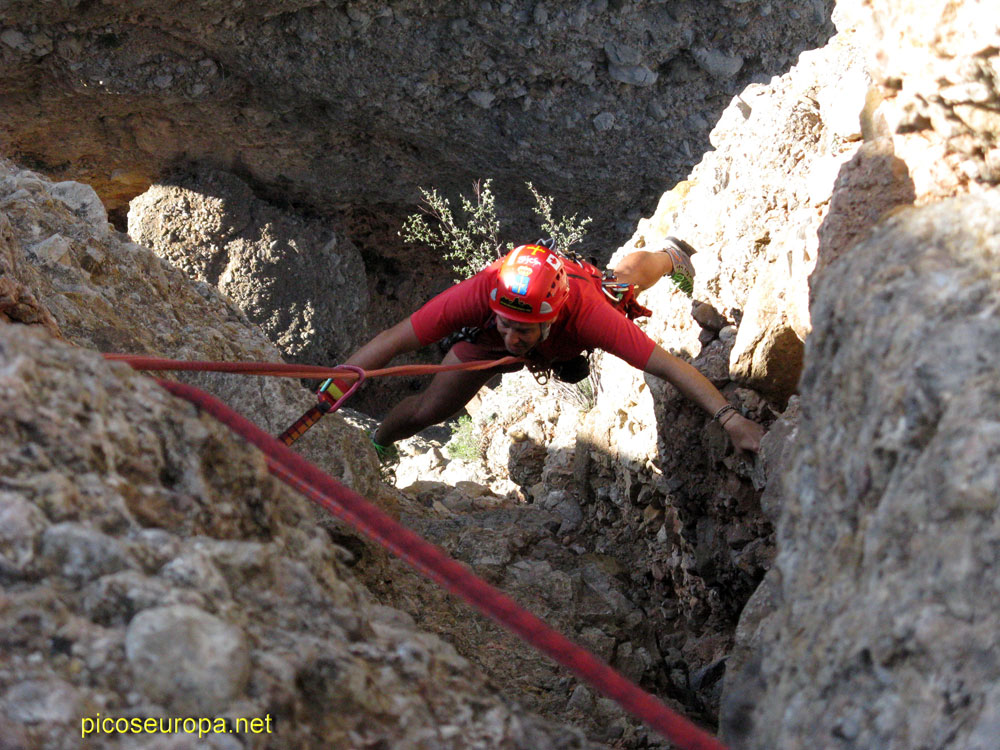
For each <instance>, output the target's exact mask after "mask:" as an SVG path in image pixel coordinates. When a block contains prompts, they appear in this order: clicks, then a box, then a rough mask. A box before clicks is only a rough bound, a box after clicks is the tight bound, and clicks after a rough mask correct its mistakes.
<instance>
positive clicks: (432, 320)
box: [410, 260, 656, 370]
mask: <svg viewBox="0 0 1000 750" xmlns="http://www.w3.org/2000/svg"><path fill="white" fill-rule="evenodd" d="M501 263H502V260H498V261H496V262H494V263H493V264H491V265H490V266H488V267H486V268H485V269H483V270H482V271H480V272H479V273H477V274H476V275H475V276H473V277H472V278H470V279H466V280H465V281H463V282H461V283H460V284H456V285H455V286H453V287H451V288H450V289H446V290H445V291H443V292H441V294H439V295H437V296H436V297H434V298H433V299H432V300H430V301H429V302H428V303H427V304H425V305H424V306H423V307H421V308H420V309H419V310H417V311H416V312H415V313H413V315H412V316H410V322H411V323H412V324H413V330H414V332H416V334H417V338H418V339H419V340H420V343H421V344H423V345H424V346H426V345H428V344H432V343H433V342H435V341H437V340H439V339H441V338H443V337H445V336H447V335H448V334H450V333H453V332H454V331H458V330H460V329H461V328H464V327H465V326H478V327H483V326H485V325H486V324H487V323H488V322H489V320H490V318H491V317H492V316H493V311H492V310H491V309H490V305H489V294H490V292H491V291H492V290H493V289H494V288H495V287H496V283H497V281H496V280H497V273H498V272H499V270H500V265H501ZM566 271H567V273H568V274H570V278H569V298H568V299H567V300H566V304H565V305H564V306H563V309H562V312H560V313H559V317H558V318H557V319H556V320H555V322H554V323H553V324H552V330H551V332H550V333H549V336H548V338H547V339H545V341H542V342H541V343H539V344H538V345H537V346H536V347H535V348H534V349H533V350H532V352H533V353H535V354H537V355H539V356H541V357H542V358H544V359H545V360H548V361H549V362H562V361H565V360H568V359H572V358H573V357H575V356H576V355H578V354H580V353H581V352H583V351H584V350H587V349H603V350H604V351H606V352H611V353H612V354H614V355H615V356H617V357H620V358H621V359H623V360H625V361H626V362H628V363H629V364H630V365H632V366H633V367H635V368H637V369H639V370H644V369H645V368H646V363H647V362H648V361H649V355H650V354H652V353H653V348H654V347H655V346H656V343H655V342H654V341H653V340H652V339H651V338H649V336H647V335H646V334H645V333H643V331H642V330H641V329H640V328H639V327H638V326H637V325H636V324H635V323H633V322H632V321H631V320H629V319H628V318H626V317H625V315H624V314H623V313H621V312H619V311H618V310H616V309H615V308H614V307H613V306H612V305H611V303H610V302H609V301H608V300H607V298H606V297H605V296H604V292H602V291H601V290H600V289H599V288H598V282H596V281H595V280H593V279H591V278H589V275H588V274H587V272H586V271H585V270H583V269H582V268H580V267H579V266H578V265H576V264H575V263H573V262H571V261H566ZM576 275H579V276H584V277H586V278H575V276H576Z"/></svg>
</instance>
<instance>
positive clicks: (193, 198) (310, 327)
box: [129, 171, 373, 364]
mask: <svg viewBox="0 0 1000 750" xmlns="http://www.w3.org/2000/svg"><path fill="white" fill-rule="evenodd" d="M129 234H130V235H131V237H132V238H133V239H134V240H135V241H136V242H139V243H140V244H143V245H146V246H148V247H149V248H151V249H152V250H153V251H154V252H156V253H157V254H158V255H159V256H160V257H162V258H165V259H166V260H168V261H169V262H170V263H171V264H172V265H174V266H175V267H177V268H180V269H182V270H183V271H184V272H185V273H187V275H188V276H189V277H190V278H192V279H195V280H198V281H206V282H208V283H210V284H212V285H213V286H216V287H218V289H219V291H221V292H222V293H223V294H225V295H226V296H227V297H228V298H229V299H230V300H232V301H233V302H235V303H236V305H237V306H238V307H239V308H240V310H242V311H243V312H244V313H245V314H246V316H247V317H248V318H249V319H250V320H251V321H252V322H253V323H256V324H257V325H259V326H260V327H261V328H262V329H263V330H264V332H265V333H266V334H267V336H268V338H270V339H271V341H272V342H274V344H275V346H277V347H278V348H279V349H280V350H281V351H282V353H283V354H284V355H285V356H287V357H289V358H290V359H292V360H296V361H299V362H305V363H309V364H323V363H336V362H340V361H343V360H344V359H346V358H347V356H348V355H349V354H350V353H351V352H353V351H354V350H355V349H356V348H357V347H358V346H360V345H361V344H362V343H364V342H365V341H367V340H368V338H370V335H371V334H372V333H373V332H370V331H369V330H368V326H367V325H366V323H365V316H366V313H367V309H368V290H367V284H366V279H365V271H364V266H363V264H362V262H361V256H360V254H359V253H358V251H357V250H356V249H355V248H354V246H353V245H352V244H351V243H350V242H348V241H346V240H343V239H340V238H338V237H337V235H336V233H335V232H333V230H331V229H330V228H329V227H327V226H324V225H323V224H321V223H319V222H316V221H311V222H310V221H307V220H304V219H301V218H298V217H296V216H293V215H291V214H288V213H287V212H283V211H280V210H279V209H278V208H276V207H274V206H272V205H270V204H268V203H265V202H264V201H262V200H261V199H259V198H256V197H255V196H254V195H253V193H252V192H251V191H250V189H249V187H248V186H247V185H246V184H245V183H243V182H242V181H240V180H239V179H238V178H236V177H233V176H232V175H228V174H225V173H220V172H212V171H205V172H200V173H195V174H188V175H179V176H177V178H176V179H175V180H173V181H172V182H171V184H159V185H154V186H153V187H152V188H150V190H148V191H147V192H145V193H143V194H142V195H141V196H139V197H138V198H136V199H135V200H133V201H132V203H131V204H130V206H129Z"/></svg>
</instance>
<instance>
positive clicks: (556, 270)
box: [490, 245, 569, 323]
mask: <svg viewBox="0 0 1000 750" xmlns="http://www.w3.org/2000/svg"><path fill="white" fill-rule="evenodd" d="M526 266H530V268H528V267H526ZM525 271H527V273H525ZM567 297H569V280H568V278H567V276H566V269H565V267H564V264H563V260H562V258H561V257H560V256H559V255H558V254H556V253H554V252H552V251H551V250H549V249H548V248H547V247H542V246H541V245H521V246H520V247H516V248H514V249H513V250H512V251H511V252H510V253H508V255H507V257H506V258H504V259H503V263H501V264H500V270H499V272H498V273H497V285H496V288H495V289H493V291H491V292H490V309H491V310H493V312H494V313H496V314H497V315H502V316H503V317H505V318H509V319H510V320H516V321H518V322H520V323H550V322H552V321H553V320H555V319H556V317H557V316H558V315H559V310H560V309H562V306H563V305H564V304H565V302H566V299H567Z"/></svg>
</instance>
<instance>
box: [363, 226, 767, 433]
mask: <svg viewBox="0 0 1000 750" xmlns="http://www.w3.org/2000/svg"><path fill="white" fill-rule="evenodd" d="M685 248H687V249H688V250H689V249H690V248H689V246H687V245H686V243H683V242H681V241H679V240H675V239H673V238H668V240H667V242H666V243H665V245H664V247H663V248H662V249H660V250H657V251H654V252H649V251H642V250H640V251H636V252H633V253H631V254H629V255H628V256H626V257H625V258H624V259H623V260H622V262H621V263H620V264H619V265H618V266H617V267H616V268H615V270H614V280H613V282H614V283H613V284H612V287H614V288H615V289H617V290H619V291H624V292H625V298H624V302H628V301H630V300H633V299H634V297H633V296H632V294H633V291H634V292H635V293H637V292H641V291H643V290H645V289H648V288H649V287H651V286H652V285H653V284H655V283H656V282H657V281H659V280H660V279H661V278H662V277H663V276H665V275H668V274H676V273H680V274H681V275H682V276H686V277H687V279H688V284H690V278H691V277H693V275H694V269H693V267H692V266H691V263H690V258H689V257H688V254H687V253H686V252H685ZM607 286H608V285H607V284H602V279H601V274H600V272H599V271H598V270H597V269H596V268H594V267H593V266H591V265H590V264H586V263H577V262H574V261H571V260H569V259H567V258H565V257H563V256H562V255H560V254H558V253H556V252H554V251H553V250H551V249H549V248H547V247H545V246H543V245H522V246H520V247H518V248H516V249H514V250H512V251H511V252H510V253H509V254H508V255H507V256H506V257H505V258H503V259H501V260H498V261H496V262H494V263H492V264H491V265H490V266H488V267H487V268H485V269H484V270H482V271H480V272H479V273H478V274H476V275H475V276H473V277H472V278H470V279H466V280H465V281H463V282H461V283H460V284H457V285H455V286H453V287H451V288H450V289H448V290H446V291H444V292H442V293H441V294H439V295H437V296H436V297H434V298H433V299H432V300H431V301H430V302H428V303H427V304H425V305H424V306H423V307H421V308H420V309H419V310H417V311H416V312H415V313H413V315H411V316H410V317H408V318H406V319H405V320H403V321H401V322H400V323H398V324H396V325H395V326H393V327H392V328H389V329H387V330H385V331H383V332H382V333H380V334H379V335H378V336H376V337H375V338H374V339H372V340H371V341H369V342H368V343H367V344H365V345H364V346H363V347H361V349H359V350H358V351H357V352H355V353H354V354H353V355H352V356H351V357H350V358H349V359H348V360H347V364H350V365H355V366H358V367H362V368H365V369H375V368H380V367H384V366H385V365H386V364H387V363H388V362H389V361H390V360H392V359H393V358H394V357H395V356H397V355H398V354H402V353H403V352H408V351H413V350H414V349H419V348H420V347H422V346H427V345H428V344H431V343H434V342H435V341H438V340H439V339H441V338H443V337H445V336H447V335H449V334H451V333H454V332H456V331H459V330H461V329H463V328H468V327H472V328H475V329H476V332H475V333H474V334H473V336H472V339H471V340H466V341H459V342H458V343H456V344H454V345H453V346H452V347H451V349H450V350H449V351H448V353H447V354H446V355H445V357H444V360H443V362H442V364H455V363H458V362H468V361H472V360H489V359H499V358H500V357H504V356H508V355H511V354H513V355H515V356H519V357H523V358H525V359H527V360H529V367H532V366H534V367H542V368H544V367H554V368H555V369H558V367H559V365H560V364H561V363H565V362H567V361H569V360H572V359H574V358H575V357H578V356H579V355H580V354H581V353H582V352H584V351H585V350H591V349H595V348H599V349H603V350H605V351H607V352H610V353H611V354H614V355H616V356H618V357H620V358H621V359H623V360H625V361H626V362H628V363H629V364H630V365H632V366H633V367H635V368H636V369H639V370H643V371H644V372H648V373H650V374H652V375H656V376H657V377H661V378H663V379H664V380H666V381H667V382H669V383H671V384H672V385H673V386H674V387H676V388H677V389H678V390H679V391H680V392H681V393H683V394H684V395H685V396H687V397H688V398H690V399H691V400H692V401H694V402H695V403H696V404H698V405H699V406H701V408H702V409H704V410H705V411H706V412H707V413H709V414H712V415H713V416H714V417H715V418H716V419H718V420H719V422H720V423H721V424H722V426H723V428H724V429H725V431H726V433H727V434H728V435H729V437H730V439H731V440H732V442H733V445H734V446H735V447H736V448H737V449H740V450H750V451H757V450H759V448H760V439H761V437H762V435H763V433H764V430H763V428H762V427H761V426H760V425H759V424H757V423H756V422H753V421H751V420H748V419H745V418H744V417H743V416H742V415H741V414H740V413H739V411H738V410H737V409H736V408H735V407H734V406H731V405H729V404H728V403H727V401H726V399H725V397H724V396H723V395H722V394H721V393H720V392H719V391H718V389H717V388H716V387H715V386H713V385H712V383H711V382H710V381H709V380H708V379H707V378H706V377H705V376H704V375H702V374H701V373H700V372H699V371H698V370H697V369H696V368H695V367H694V366H693V365H691V364H688V363H687V362H685V361H683V360H681V359H679V358H677V357H675V356H674V355H672V354H670V353H669V352H667V351H665V350H664V349H663V348H662V347H660V346H659V345H657V344H656V342H654V341H653V340H652V339H650V338H649V337H648V336H647V335H646V334H645V333H644V332H643V331H642V330H641V329H640V328H639V327H638V326H636V325H635V323H633V322H632V321H631V320H630V319H629V318H628V317H626V314H625V311H624V310H623V304H620V303H618V300H615V299H613V298H612V297H611V296H609V294H608V292H606V291H605V289H606V288H607ZM633 304H635V303H633ZM635 307H636V308H638V305H635ZM638 309H639V310H642V308H638ZM646 312H647V313H648V311H646ZM521 367H523V365H520V364H517V365H512V366H508V367H506V368H494V369H491V370H477V371H467V370H464V371H463V370H459V371H451V372H442V373H438V374H437V375H435V376H434V379H433V380H432V381H431V383H430V385H429V386H428V387H427V389H426V390H424V391H423V392H422V393H420V394H418V395H415V396H410V397H409V398H406V399H403V400H402V401H401V402H399V403H398V404H397V405H396V406H395V407H394V408H393V409H392V410H391V411H390V412H389V413H388V414H387V415H386V417H385V419H384V420H383V421H382V424H381V425H380V426H379V428H378V430H376V432H375V434H374V435H373V436H372V442H373V443H375V446H376V448H378V449H379V452H380V453H384V452H385V451H386V450H387V447H388V446H391V445H392V444H393V443H394V442H395V441H397V440H402V439H403V438H407V437H410V436H411V435H414V434H416V433H417V432H420V431H421V430H422V429H424V428H425V427H429V426H430V425H433V424H437V423H439V422H442V421H444V420H446V419H448V418H449V417H451V416H453V415H454V414H456V413H457V412H458V411H460V410H461V409H462V407H464V406H465V405H466V404H467V403H468V402H469V400H470V399H471V398H472V397H473V396H474V395H475V394H476V393H477V392H478V391H479V389H480V388H481V387H482V386H483V385H485V384H486V382H487V381H488V380H490V378H492V377H493V376H495V375H496V374H497V372H504V371H507V372H509V371H513V370H517V369H520V368H521Z"/></svg>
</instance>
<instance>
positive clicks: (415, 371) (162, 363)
mask: <svg viewBox="0 0 1000 750" xmlns="http://www.w3.org/2000/svg"><path fill="white" fill-rule="evenodd" d="M104 358H105V359H107V360H111V361H113V362H125V363H127V364H129V365H131V366H132V367H133V368H135V369H136V370H148V371H163V370H168V371H185V372H228V373H234V374H240V375H261V376H273V377H284V378H321V377H325V378H326V380H324V381H323V384H322V385H320V387H319V390H317V391H316V396H317V399H318V401H317V403H316V405H315V406H313V407H311V408H309V409H308V410H307V411H306V413H305V414H303V415H302V416H301V417H299V418H298V419H296V420H295V421H294V422H293V423H292V424H291V426H289V427H288V429H286V430H285V431H284V432H282V433H281V434H280V435H279V436H278V439H279V440H280V441H281V442H283V443H284V444H285V445H291V444H292V443H294V442H295V441H296V440H298V439H299V438H300V437H302V436H303V435H304V434H305V433H306V431H307V430H308V429H309V428H311V427H313V426H314V425H315V424H316V423H317V422H319V420H321V419H322V418H323V417H324V416H325V415H327V414H332V413H333V412H335V411H337V409H339V408H340V407H341V406H343V405H344V403H345V402H346V401H347V399H348V398H350V397H351V396H352V395H353V394H354V392H355V391H356V390H357V389H358V388H359V387H360V386H361V383H362V382H364V381H365V379H366V378H377V377H384V376H386V375H429V374H433V373H438V372H451V371H454V370H486V369H489V368H491V367H498V366H503V365H508V364H515V363H517V362H523V361H524V360H523V359H521V358H520V357H502V358H501V359H497V360H489V361H475V362H459V363H458V364H454V365H400V366H398V367H386V368H384V369H381V370H363V369H361V368H360V367H355V366H353V365H337V366H336V367H318V366H316V365H289V364H286V363H284V362H210V361H204V360H181V359H161V358H160V357H143V356H138V355H134V354H105V355H104ZM334 378H336V379H337V381H340V382H344V381H348V382H350V381H353V384H352V385H351V386H350V388H348V389H347V391H346V392H345V393H343V394H342V395H340V396H339V397H338V398H335V397H333V396H332V394H331V391H333V390H334V389H333V388H331V386H333V385H334ZM337 390H338V391H339V389H337Z"/></svg>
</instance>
